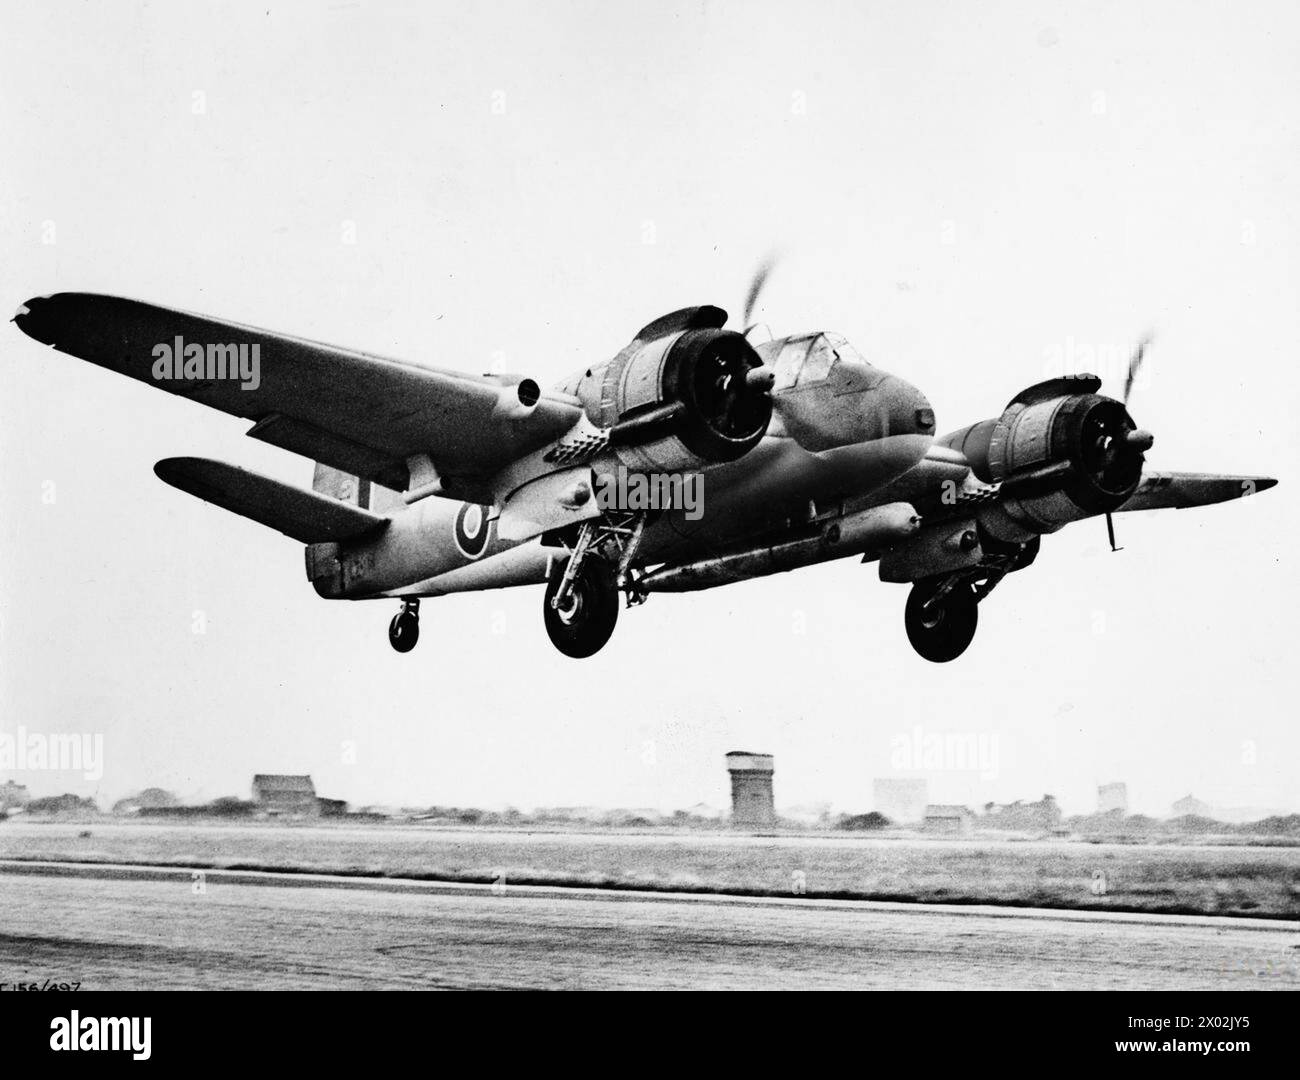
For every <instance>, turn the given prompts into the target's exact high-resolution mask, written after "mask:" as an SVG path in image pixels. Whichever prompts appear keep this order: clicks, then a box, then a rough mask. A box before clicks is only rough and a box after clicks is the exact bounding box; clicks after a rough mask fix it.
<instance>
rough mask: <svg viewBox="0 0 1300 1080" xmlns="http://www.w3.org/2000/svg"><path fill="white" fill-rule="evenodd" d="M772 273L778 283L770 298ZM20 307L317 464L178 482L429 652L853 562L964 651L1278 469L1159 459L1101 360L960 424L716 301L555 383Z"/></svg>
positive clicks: (85, 298)
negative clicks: (1012, 588) (1064, 558)
mask: <svg viewBox="0 0 1300 1080" xmlns="http://www.w3.org/2000/svg"><path fill="white" fill-rule="evenodd" d="M764 276H765V272H764V273H761V274H760V275H759V277H758V278H756V280H755V283H754V287H753V288H752V289H751V291H750V296H749V301H748V303H747V305H746V312H745V319H744V321H743V323H742V325H744V324H747V323H748V322H749V315H750V311H751V310H752V307H753V303H754V300H755V298H756V296H757V293H758V290H759V289H760V288H761V286H762V278H763V277H764ZM14 321H15V322H16V323H17V324H18V327H19V328H20V329H21V330H22V331H23V332H24V333H26V334H28V335H30V336H31V337H33V338H35V339H36V340H37V341H41V342H44V343H45V344H47V345H51V346H53V347H54V348H55V349H58V350H59V351H60V352H65V353H69V354H70V355H72V356H77V357H80V358H82V359H84V360H88V361H90V362H91V363H93V364H98V365H100V366H101V367H105V368H109V369H111V370H113V371H117V372H119V373H121V374H123V375H127V376H130V377H131V378H133V379H138V380H140V381H141V382H145V383H155V384H156V385H158V386H159V387H160V388H162V389H164V390H167V391H169V392H171V393H174V394H179V395H181V396H183V397H188V398H190V399H191V400H194V401H197V402H200V403H201V404H204V405H208V406H211V407H212V408H215V409H220V410H222V411H223V412H227V413H231V414H233V415H235V416H240V417H244V418H245V419H247V420H252V421H254V423H253V426H252V427H251V428H250V429H249V431H248V434H249V435H251V436H252V437H253V438H255V439H260V440H261V441H263V442H268V443H271V444H273V445H275V446H279V447H282V448H284V449H286V450H290V451H293V452H294V453H296V454H301V455H304V456H306V457H308V458H312V459H314V460H315V462H316V470H315V478H314V482H313V485H312V488H313V490H311V491H307V490H304V489H300V488H297V487H292V486H289V485H286V484H282V483H279V482H277V481H275V480H271V479H268V478H267V477H264V476H259V475H257V474H256V473H253V472H249V471H247V470H245V469H242V468H238V467H236V466H234V465H228V464H225V463H223V462H219V461H211V460H206V459H203V458H194V457H176V458H167V459H165V460H163V461H160V462H158V464H157V465H156V466H155V472H156V473H157V474H158V476H159V477H160V478H161V479H162V480H164V481H165V482H166V483H168V484H171V485H172V486H173V487H177V488H180V489H181V490H182V491H186V492H189V493H190V494H192V495H197V496H198V497H199V498H201V499H205V500H207V501H208V502H211V503H214V504H216V505H217V506H220V507H222V508H224V509H226V510H230V511H233V512H234V513H236V514H241V515H243V516H244V517H247V518H251V519H252V520H253V521H256V522H259V523H260V524H262V525H267V526H269V527H271V528H273V529H277V530H279V531H280V532H282V533H284V534H285V535H287V536H290V537H292V538H293V539H295V540H297V541H299V542H301V543H304V544H306V545H307V549H306V562H307V577H308V579H309V580H310V581H311V583H312V585H313V586H314V587H315V589H316V591H317V593H319V594H320V595H321V596H323V597H326V598H328V599H346V600H370V599H377V598H391V599H395V600H397V601H399V602H400V605H401V607H400V610H399V611H398V613H397V614H396V615H395V616H394V618H393V620H392V623H391V624H390V626H389V640H390V642H391V643H392V646H393V648H394V649H396V650H397V651H398V652H408V651H410V649H412V648H413V647H414V646H415V643H416V640H417V638H418V636H419V608H420V600H421V599H423V598H426V597H433V596H441V595H444V594H447V593H454V592H471V591H477V590H481V589H497V588H503V587H506V586H514V585H542V586H545V599H544V601H543V604H542V615H543V619H544V621H545V625H546V630H547V633H548V634H549V636H550V638H551V641H552V642H553V643H554V644H555V646H556V648H558V649H559V650H560V652H562V653H564V654H565V655H566V656H571V657H587V656H591V655H592V654H594V653H595V652H597V651H598V650H599V649H600V648H601V647H602V646H603V645H604V644H605V642H606V641H608V640H609V637H610V635H611V634H612V633H613V630H614V625H615V623H616V621H617V619H618V613H619V601H620V594H621V595H622V597H623V598H625V599H626V603H627V606H628V607H633V606H635V605H637V604H640V603H641V602H643V601H644V600H645V599H646V598H647V597H648V596H649V595H650V594H652V593H657V592H687V591H691V590H696V589H711V588H714V587H716V586H719V585H727V584H730V583H732V582H736V581H742V580H745V579H748V578H755V577H761V576H763V575H766V574H773V573H777V572H780V571H787V570H793V569H796V568H798V567H802V566H808V565H811V564H813V563H820V562H824V561H826V560H829V559H842V558H847V557H850V556H856V557H859V558H861V560H862V561H863V562H878V563H879V566H880V577H881V579H882V580H883V581H890V582H900V583H910V584H911V586H912V589H911V594H910V597H909V599H908V601H907V604H906V611H905V615H904V625H905V628H906V631H907V636H908V638H909V640H910V641H911V644H912V646H913V647H914V648H915V650H916V651H917V652H918V653H919V654H920V655H921V656H923V657H924V658H925V659H927V660H931V661H935V662H944V661H949V660H953V659H954V658H956V657H958V656H960V655H961V654H962V652H964V651H965V649H966V647H967V646H968V645H969V644H970V642H971V640H972V638H973V637H974V634H975V628H976V622H977V618H978V613H979V607H978V606H979V604H980V603H981V602H983V601H984V600H985V599H987V598H988V596H989V594H990V593H991V592H992V591H993V589H994V588H995V587H996V586H997V584H998V583H999V582H1000V581H1001V580H1002V579H1003V578H1004V577H1005V576H1006V575H1007V574H1010V573H1015V572H1016V571H1019V570H1023V569H1025V568H1026V567H1027V566H1029V565H1030V564H1031V563H1032V562H1033V561H1034V558H1035V556H1036V555H1037V554H1038V548H1039V542H1040V540H1041V538H1042V537H1043V536H1044V535H1045V534H1049V533H1053V532H1056V531H1057V530H1058V529H1061V528H1062V527H1063V526H1065V525H1067V524H1069V523H1071V522H1074V521H1080V520H1082V519H1084V518H1089V517H1095V516H1099V515H1104V516H1105V517H1106V520H1107V526H1108V529H1109V534H1110V540H1111V546H1112V547H1114V546H1115V539H1114V536H1115V534H1114V527H1113V524H1112V522H1111V514H1112V513H1114V512H1118V511H1128V510H1152V509H1158V508H1162V507H1190V506H1204V505H1208V504H1210V503H1217V502H1223V501H1226V500H1228V499H1232V498H1236V497H1239V496H1242V495H1248V494H1253V493H1254V492H1256V491H1260V490H1263V489H1265V488H1269V487H1272V486H1273V485H1274V484H1275V483H1276V481H1275V480H1272V479H1268V478H1265V477H1240V476H1214V475H1207V474H1202V473H1168V472H1146V471H1144V455H1145V452H1146V451H1147V450H1148V449H1149V448H1150V446H1151V444H1152V441H1153V440H1152V436H1151V435H1150V434H1149V433H1147V432H1145V431H1143V430H1142V429H1140V428H1138V427H1137V425H1136V424H1134V422H1133V420H1132V418H1131V417H1130V416H1129V413H1128V410H1127V407H1126V406H1127V399H1128V392H1129V390H1130V389H1131V387H1132V383H1133V378H1134V375H1135V374H1136V371H1137V368H1138V365H1139V364H1140V363H1141V361H1142V356H1143V351H1142V348H1139V349H1138V351H1137V352H1136V354H1135V356H1134V358H1133V361H1132V363H1131V365H1130V368H1129V373H1128V380H1127V383H1126V385H1125V390H1124V394H1123V400H1115V399H1113V398H1110V397H1106V396H1103V395H1102V394H1100V393H1099V391H1100V389H1101V380H1100V379H1098V378H1097V377H1095V376H1093V375H1086V374H1080V375H1075V376H1070V377H1065V378H1054V379H1049V380H1048V381H1046V382H1040V383H1038V384H1037V385H1035V386H1031V387H1029V388H1028V389H1026V390H1022V391H1021V392H1020V393H1018V394H1016V395H1015V396H1014V397H1013V398H1012V399H1011V400H1010V401H1009V402H1008V403H1007V405H1006V406H1005V408H1003V409H1002V411H1001V412H1000V413H999V414H998V415H997V416H995V417H991V418H989V419H986V420H981V421H980V422H979V423H976V424H972V425H971V426H969V427H964V428H961V429H960V430H958V431H954V432H952V433H950V434H948V435H944V436H942V437H938V438H936V437H935V418H934V412H933V410H932V409H931V408H930V403H929V402H928V401H927V400H926V399H925V396H924V395H923V394H922V393H921V392H920V391H919V390H918V389H916V387H914V386H911V385H909V384H908V383H906V382H904V381H903V380H902V379H900V378H898V377H897V376H896V375H890V374H888V373H887V372H884V371H881V370H880V369H879V368H877V367H874V366H873V365H872V364H870V363H868V362H867V361H866V360H865V359H863V357H862V356H861V355H859V353H858V352H857V351H856V350H855V349H854V348H853V347H852V346H851V345H850V344H849V343H848V342H847V341H845V339H844V338H843V337H841V336H839V335H837V334H833V333H827V332H820V331H819V332H815V333H806V334H799V335H796V336H792V337H784V338H779V339H776V340H768V341H762V342H756V341H755V340H754V339H756V338H757V337H759V336H761V335H760V334H757V333H755V332H754V328H753V327H750V328H749V330H748V331H747V332H746V333H740V332H737V331H734V330H728V329H726V328H725V324H726V322H727V314H726V312H724V311H722V310H721V309H720V308H716V307H710V306H703V307H692V308H685V309H683V310H681V311H674V312H673V313H672V314H670V315H665V316H663V317H662V318H659V319H656V320H655V321H654V322H652V323H649V324H648V325H646V326H644V327H642V329H641V330H639V331H638V332H637V333H636V335H635V336H634V337H633V339H632V341H631V342H630V343H629V344H628V345H627V346H626V347H625V348H623V349H622V350H621V351H620V352H619V353H618V354H617V355H616V356H614V357H613V358H612V359H608V360H605V361H603V362H600V363H594V364H593V365H592V366H591V367H589V368H586V369H584V370H582V371H579V372H577V373H576V374H574V375H573V376H572V377H570V378H569V379H566V380H565V381H564V382H563V383H561V384H560V385H559V386H557V387H555V388H554V389H551V390H544V389H542V388H541V387H540V386H538V384H537V383H536V382H534V381H533V380H532V379H529V378H526V377H523V376H519V375H481V376H476V375H467V374H461V373H458V372H454V371H448V370H444V369H441V368H434V367H428V366H424V365H422V364H413V363H405V362H401V361H396V360H390V359H385V358H381V357H377V356H370V355H367V354H364V353H360V352H354V351H350V350H346V349H339V348H333V347H331V346H328V345H321V344H317V343H314V342H311V341H304V340H301V339H299V338H293V337H286V336H284V335H282V334H275V333H270V332H267V331H264V330H256V329H253V328H251V327H247V326H241V325H238V324H236V323H229V322H223V321H220V320H217V319H212V318H207V317H204V316H201V315H193V314H188V313H186V312H182V311H172V310H168V309H166V308H161V307H156V306H153V305H151V304H146V303H141V302H139V301H136V300H126V299H121V298H118V297H114V296H102V295H95V294H89V293H60V294H57V295H54V296H45V297H40V298H38V299H33V300H29V301H28V302H27V303H26V304H24V305H23V306H22V307H21V308H20V309H19V312H18V314H17V316H16V317H15V319H14Z"/></svg>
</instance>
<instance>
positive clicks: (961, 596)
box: [903, 582, 979, 664]
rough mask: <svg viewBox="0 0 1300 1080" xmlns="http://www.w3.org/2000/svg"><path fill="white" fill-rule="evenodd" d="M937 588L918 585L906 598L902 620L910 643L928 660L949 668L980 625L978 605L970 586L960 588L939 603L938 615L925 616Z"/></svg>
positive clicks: (926, 584) (931, 584)
mask: <svg viewBox="0 0 1300 1080" xmlns="http://www.w3.org/2000/svg"><path fill="white" fill-rule="evenodd" d="M936 588H937V585H935V584H934V583H932V582H917V583H916V584H915V585H913V586H912V592H911V594H910V595H909V596H908V598H907V610H906V612H905V613H904V616H903V622H904V625H905V626H906V628H907V640H908V641H910V642H911V643H912V648H913V649H915V650H916V651H917V653H918V654H919V655H920V656H921V657H922V658H923V659H925V660H929V661H930V662H931V663H933V664H946V663H947V662H948V661H949V660H956V659H957V657H959V656H960V655H961V654H962V653H964V652H965V651H966V647H967V646H968V645H969V644H970V643H971V641H972V640H973V639H974V637H975V629H976V627H977V626H978V625H979V602H978V601H977V600H976V599H975V592H974V590H973V589H972V588H971V586H970V585H967V584H959V585H955V586H954V587H953V588H952V589H950V590H949V592H948V594H947V595H946V596H945V597H944V598H943V600H942V601H940V604H939V607H938V610H937V611H932V612H930V613H928V614H923V613H922V611H921V608H922V607H923V606H924V604H925V602H926V601H927V600H929V599H930V597H931V596H933V595H934V592H935V589H936Z"/></svg>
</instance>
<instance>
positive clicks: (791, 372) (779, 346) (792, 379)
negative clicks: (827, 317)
mask: <svg viewBox="0 0 1300 1080" xmlns="http://www.w3.org/2000/svg"><path fill="white" fill-rule="evenodd" d="M770 347H771V348H772V349H773V352H774V353H775V360H773V361H771V362H772V364H773V366H774V367H775V368H776V382H775V384H774V385H773V387H772V389H773V391H781V390H789V389H791V388H793V387H800V388H802V387H805V386H812V385H814V384H815V383H819V382H823V381H825V380H826V379H828V378H829V377H830V374H831V371H832V370H833V369H834V367H835V365H836V364H838V363H839V362H840V361H842V360H848V361H851V362H854V363H857V364H861V365H863V366H864V367H868V366H869V365H868V364H867V362H866V360H864V359H863V358H862V354H861V353H859V352H858V350H857V349H855V348H854V347H853V346H852V345H850V344H849V342H848V340H847V339H846V338H844V337H843V336H842V335H840V334H834V333H830V332H828V331H819V332H817V333H815V334H805V335H803V336H802V337H791V338H785V339H783V340H782V341H779V342H772V344H771V346H770ZM763 351H766V350H763Z"/></svg>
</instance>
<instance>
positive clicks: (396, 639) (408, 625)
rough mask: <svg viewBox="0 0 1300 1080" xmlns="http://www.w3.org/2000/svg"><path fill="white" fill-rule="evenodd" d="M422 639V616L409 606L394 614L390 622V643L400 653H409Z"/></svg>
mask: <svg viewBox="0 0 1300 1080" xmlns="http://www.w3.org/2000/svg"><path fill="white" fill-rule="evenodd" d="M419 640H420V617H419V616H418V615H417V614H416V613H415V612H414V611H411V610H409V609H407V608H403V609H402V610H401V611H399V612H398V613H397V614H396V615H394V616H393V621H392V622H390V623H389V624H388V643H389V644H390V645H391V646H392V647H393V648H394V649H396V650H397V651H398V652H400V653H408V652H410V651H411V650H412V649H414V648H415V643H416V642H417V641H419Z"/></svg>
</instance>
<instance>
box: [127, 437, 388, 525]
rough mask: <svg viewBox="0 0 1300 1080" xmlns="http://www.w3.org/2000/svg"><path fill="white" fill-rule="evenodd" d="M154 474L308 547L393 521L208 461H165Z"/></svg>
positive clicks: (183, 458)
mask: <svg viewBox="0 0 1300 1080" xmlns="http://www.w3.org/2000/svg"><path fill="white" fill-rule="evenodd" d="M153 471H154V472H155V473H157V474H158V478H159V479H160V480H162V481H164V482H166V483H168V484H171V486H172V487H174V488H180V490H181V491H185V492H188V493H189V494H191V495H197V496H198V497H199V498H200V499H203V500H204V501H205V502H210V503H212V504H213V505H215V506H220V507H221V508H222V509H223V510H229V511H231V512H232V513H235V514H239V515H240V516H241V517H246V518H249V519H251V520H253V521H256V522H257V523H258V524H259V525H266V526H268V527H269V528H272V529H275V530H277V531H278V532H282V533H284V534H285V536H291V537H293V539H295V540H300V541H302V542H303V543H304V544H319V543H328V542H337V541H340V540H351V539H353V538H354V537H358V536H362V535H364V534H365V533H368V532H374V531H377V530H379V529H381V528H384V527H385V526H386V525H387V524H388V518H384V517H379V516H378V515H376V514H372V513H370V512H369V511H366V510H362V509H361V508H360V507H356V506H351V505H349V504H347V503H342V502H339V501H338V500H336V499H331V498H330V497H329V496H328V495H320V494H317V493H316V492H314V491H305V490H303V489H302V488H296V487H292V486H291V485H289V484H282V483H280V481H278V480H271V479H269V478H268V477H265V476H259V475H258V474H257V473H255V472H249V471H248V470H247V469H241V468H239V467H238V466H235V465H227V464H225V463H224V462H221V461H211V460H209V459H208V458H196V457H175V458H164V459H163V460H162V461H160V462H158V464H157V465H155V466H154V467H153Z"/></svg>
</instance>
